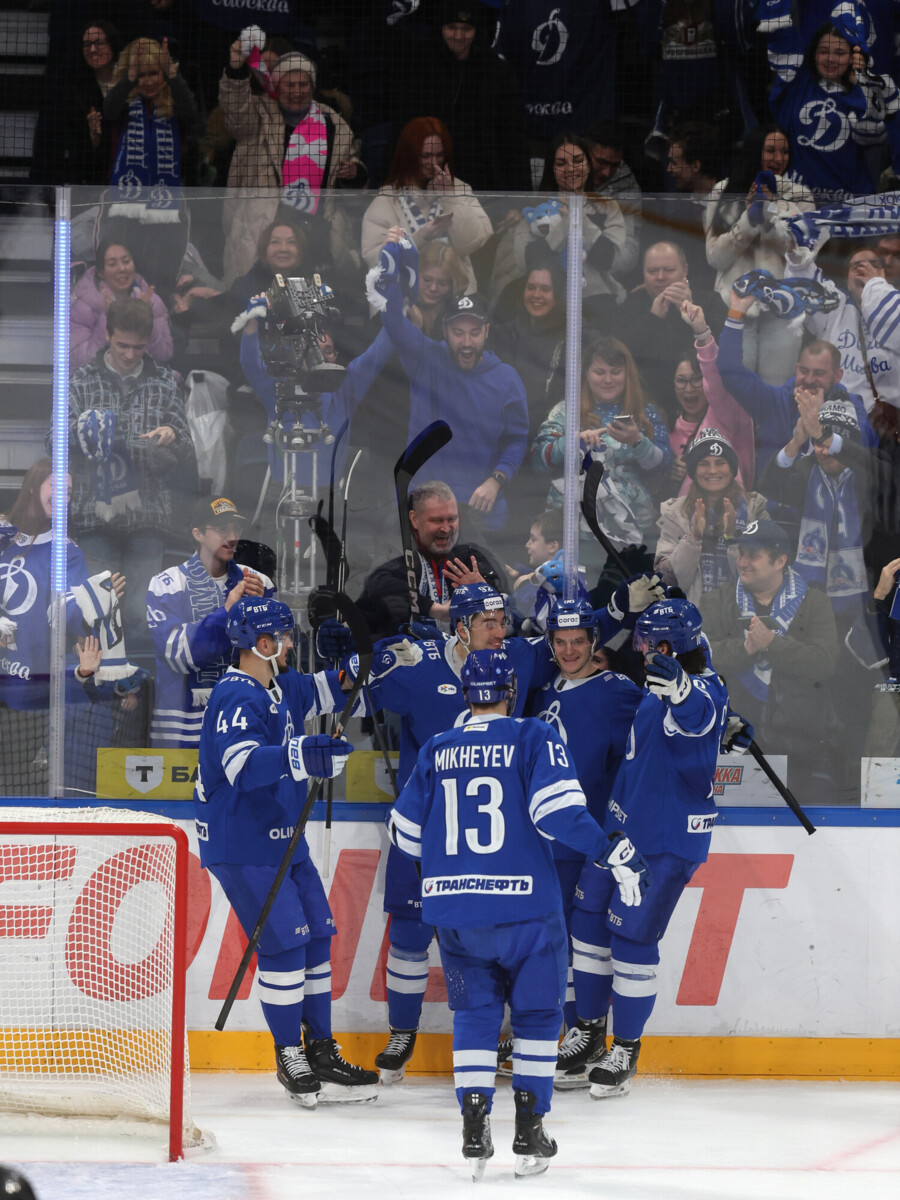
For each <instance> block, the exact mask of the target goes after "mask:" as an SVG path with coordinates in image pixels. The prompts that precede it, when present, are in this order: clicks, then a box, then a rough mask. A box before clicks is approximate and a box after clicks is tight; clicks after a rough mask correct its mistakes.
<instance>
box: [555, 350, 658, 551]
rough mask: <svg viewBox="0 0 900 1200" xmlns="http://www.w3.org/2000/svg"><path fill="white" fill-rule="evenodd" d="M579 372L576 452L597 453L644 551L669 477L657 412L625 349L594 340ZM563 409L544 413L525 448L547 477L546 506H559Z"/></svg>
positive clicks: (652, 534)
mask: <svg viewBox="0 0 900 1200" xmlns="http://www.w3.org/2000/svg"><path fill="white" fill-rule="evenodd" d="M581 361H582V372H581V421H580V430H581V432H580V433H579V435H578V436H579V443H580V449H581V450H582V451H586V450H592V451H599V452H601V453H602V454H603V463H604V467H605V476H606V478H607V479H608V480H612V481H614V483H615V485H616V487H617V489H618V492H619V495H620V496H621V498H622V499H623V500H624V501H625V503H626V504H627V505H628V507H629V509H630V510H631V513H632V515H633V516H634V518H635V520H636V521H637V523H638V525H639V527H640V531H641V535H642V537H643V538H644V540H645V542H646V543H647V545H648V546H652V545H655V543H656V520H657V517H658V516H659V505H658V502H657V500H656V497H657V496H658V494H659V492H660V491H661V490H662V488H663V486H664V484H665V482H666V480H667V479H668V476H669V470H670V468H671V465H672V451H671V449H670V447H669V431H668V429H667V428H666V422H665V419H664V417H663V415H662V413H661V412H660V411H659V410H658V409H657V408H656V407H655V405H653V404H652V403H651V402H650V401H649V400H648V399H646V397H645V395H644V392H643V389H642V388H641V384H640V379H639V376H638V371H637V367H636V365H635V362H634V359H633V358H632V356H631V354H630V353H629V351H628V349H627V348H626V347H625V346H623V345H622V343H621V342H619V341H617V340H616V339H615V338H609V337H603V336H596V335H595V336H594V337H593V339H592V340H591V341H590V342H589V343H588V345H587V346H586V347H585V349H584V353H583V355H582V360H581ZM564 417H565V404H564V402H563V401H560V403H559V404H557V405H556V406H555V407H554V408H552V409H551V410H550V413H549V415H548V417H547V419H546V420H545V421H544V423H543V425H542V426H541V428H540V430H539V431H538V435H537V437H536V439H535V441H534V445H533V446H532V449H531V456H532V465H533V466H534V469H535V470H536V471H540V472H544V473H547V472H550V473H552V476H553V477H554V478H553V482H552V484H551V487H550V493H549V496H548V499H547V506H548V507H553V508H557V507H559V506H560V505H561V504H562V486H561V479H559V478H556V477H557V476H561V475H562V470H563V463H564V460H565V448H566V433H565V420H564Z"/></svg>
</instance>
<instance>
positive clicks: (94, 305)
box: [69, 241, 172, 371]
mask: <svg viewBox="0 0 900 1200" xmlns="http://www.w3.org/2000/svg"><path fill="white" fill-rule="evenodd" d="M127 299H133V300H145V301H146V302H147V303H148V304H149V305H150V307H151V309H152V311H153V333H152V334H151V337H150V341H149V343H148V345H147V353H148V354H149V355H150V356H151V357H152V358H153V359H155V360H156V362H158V363H167V362H168V361H169V359H170V358H171V357H172V331H171V329H170V328H169V314H168V313H167V312H166V306H165V305H164V304H163V302H162V300H161V299H160V298H159V296H157V295H156V293H155V289H154V288H153V287H152V286H151V285H150V284H148V283H147V282H146V280H145V279H143V278H142V277H141V276H140V275H138V273H137V270H136V269H135V265H134V259H133V258H132V256H131V251H130V250H129V249H128V247H127V246H122V245H120V244H118V243H116V242H109V241H104V242H101V243H100V245H99V246H98V247H97V265H96V266H94V267H89V268H88V270H87V271H85V273H84V274H83V275H82V277H81V278H80V279H79V281H78V283H77V284H76V285H75V290H74V292H73V293H72V307H71V314H70V328H69V365H70V367H71V369H72V370H73V371H74V370H75V369H76V368H77V367H80V366H83V365H84V364H85V363H86V362H89V361H90V360H91V359H92V358H93V357H94V355H95V354H96V353H97V351H98V350H101V349H102V348H103V347H104V346H105V345H106V341H107V331H106V310H107V309H108V308H109V306H110V304H111V303H112V302H113V300H127Z"/></svg>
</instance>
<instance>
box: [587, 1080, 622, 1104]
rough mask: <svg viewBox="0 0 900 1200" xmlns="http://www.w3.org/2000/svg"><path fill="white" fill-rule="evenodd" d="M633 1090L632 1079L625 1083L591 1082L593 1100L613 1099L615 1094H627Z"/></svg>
mask: <svg viewBox="0 0 900 1200" xmlns="http://www.w3.org/2000/svg"><path fill="white" fill-rule="evenodd" d="M630 1091H631V1080H630V1079H626V1080H625V1082H624V1083H616V1084H608V1083H592V1084H591V1099H592V1100H611V1099H612V1098H613V1097H614V1096H627V1095H628V1093H629V1092H630Z"/></svg>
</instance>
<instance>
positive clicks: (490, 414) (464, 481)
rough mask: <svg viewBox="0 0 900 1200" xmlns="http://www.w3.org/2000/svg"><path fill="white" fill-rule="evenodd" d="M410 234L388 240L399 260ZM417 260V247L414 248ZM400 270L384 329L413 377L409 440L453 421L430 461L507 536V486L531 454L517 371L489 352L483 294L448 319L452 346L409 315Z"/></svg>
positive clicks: (465, 300) (388, 253)
mask: <svg viewBox="0 0 900 1200" xmlns="http://www.w3.org/2000/svg"><path fill="white" fill-rule="evenodd" d="M402 234H403V231H402V230H401V229H399V228H394V229H392V230H391V231H390V233H389V235H388V242H387V243H386V245H385V257H386V258H391V257H392V256H393V254H394V253H395V251H393V250H392V247H395V246H397V245H398V243H399V242H400V239H401V237H402ZM408 253H409V255H410V256H415V255H416V251H415V247H413V246H410V249H409V251H408ZM398 276H399V271H394V273H393V274H391V275H390V276H389V277H385V278H384V283H383V287H384V296H385V299H386V307H385V309H384V311H383V312H382V314H381V319H382V321H383V323H384V328H385V329H386V330H387V333H388V336H389V337H390V339H391V341H392V342H393V343H394V347H395V349H396V351H397V354H398V356H399V358H400V361H401V363H402V364H403V369H404V370H405V371H406V374H407V375H408V376H409V380H410V393H411V412H410V427H409V439H410V440H411V439H412V438H413V437H415V436H416V435H417V434H419V433H421V432H422V430H423V429H424V428H425V427H426V426H427V425H429V424H430V423H431V422H432V421H434V420H435V419H436V418H443V419H444V420H446V421H447V422H448V423H449V424H450V426H451V428H452V430H453V439H452V441H451V442H450V443H449V444H448V445H447V446H445V447H444V448H443V449H442V450H440V451H438V453H437V454H436V455H435V456H434V458H433V459H431V460H429V464H428V467H429V473H431V472H432V471H436V470H439V471H440V473H441V475H442V476H443V477H444V479H445V480H446V482H447V483H448V484H449V485H450V487H452V488H453V491H454V493H455V494H456V495H457V496H459V497H463V496H464V497H465V502H466V503H468V504H469V505H471V507H472V508H474V509H475V510H476V511H477V512H479V513H482V514H483V516H484V524H485V528H486V529H489V530H492V531H499V530H501V529H502V528H503V526H504V525H505V523H506V518H507V512H508V508H507V503H506V500H505V499H504V496H503V488H504V486H505V485H506V484H507V483H508V482H509V480H510V479H511V478H512V477H513V476H514V475H515V473H516V472H517V471H518V470H519V468H520V466H521V465H522V462H523V460H524V458H525V454H526V451H527V449H528V405H527V402H526V399H525V388H524V387H523V386H522V380H521V379H520V378H519V376H518V374H517V373H516V372H515V370H514V369H513V368H512V367H510V366H507V365H506V363H502V362H501V361H500V360H499V358H497V356H496V355H495V354H492V353H491V351H490V350H488V349H487V348H486V342H487V339H488V336H489V334H490V325H489V323H488V314H487V308H486V307H485V305H484V303H483V302H482V300H481V299H480V298H479V297H477V296H460V298H459V299H458V300H457V302H456V307H455V309H454V310H453V311H451V312H450V313H448V315H447V316H446V317H445V318H444V337H445V339H446V340H445V341H444V342H441V343H436V342H433V341H431V339H430V338H427V337H426V336H425V335H424V334H423V333H422V331H421V330H419V329H416V327H415V326H414V325H413V324H412V322H411V321H410V320H409V319H408V318H406V317H405V316H404V315H403V293H402V289H401V286H400V282H399V278H398Z"/></svg>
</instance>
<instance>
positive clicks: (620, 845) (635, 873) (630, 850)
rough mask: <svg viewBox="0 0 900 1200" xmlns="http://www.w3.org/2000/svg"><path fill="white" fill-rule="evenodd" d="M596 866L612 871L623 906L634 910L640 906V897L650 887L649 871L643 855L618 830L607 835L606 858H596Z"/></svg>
mask: <svg viewBox="0 0 900 1200" xmlns="http://www.w3.org/2000/svg"><path fill="white" fill-rule="evenodd" d="M597 866H598V867H605V868H607V869H608V870H610V871H612V873H613V878H614V879H615V881H616V883H617V884H618V885H619V896H620V898H621V900H622V903H623V904H624V905H626V906H627V907H628V908H636V907H637V906H638V905H639V904H640V902H641V896H642V895H643V893H644V892H646V890H647V888H648V887H649V886H650V870H649V868H648V867H647V864H646V862H645V861H644V858H643V855H642V854H640V853H639V852H638V851H637V850H636V849H635V847H634V844H633V842H632V841H631V840H630V839H629V838H627V837H626V836H625V834H624V833H622V832H621V831H620V830H619V831H617V832H616V833H611V834H610V835H609V849H608V850H607V852H606V857H605V858H603V859H599V858H598V859H597Z"/></svg>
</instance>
